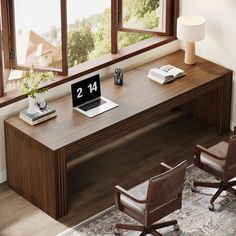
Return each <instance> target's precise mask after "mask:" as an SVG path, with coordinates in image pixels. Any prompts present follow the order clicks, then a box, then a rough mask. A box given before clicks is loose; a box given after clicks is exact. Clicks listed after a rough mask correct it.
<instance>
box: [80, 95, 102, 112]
mask: <svg viewBox="0 0 236 236" xmlns="http://www.w3.org/2000/svg"><path fill="white" fill-rule="evenodd" d="M104 103H106V101H104V100H102V99H101V98H100V99H97V100H95V101H93V102H90V103H88V104H85V105H82V106H79V108H80V109H82V110H83V111H89V110H91V109H93V108H95V107H98V106H100V105H102V104H104Z"/></svg>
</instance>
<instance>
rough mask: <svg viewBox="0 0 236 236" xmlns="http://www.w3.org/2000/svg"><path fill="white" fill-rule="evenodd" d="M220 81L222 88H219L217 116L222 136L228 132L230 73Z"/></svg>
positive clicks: (230, 89)
mask: <svg viewBox="0 0 236 236" xmlns="http://www.w3.org/2000/svg"><path fill="white" fill-rule="evenodd" d="M222 80H223V86H222V87H221V103H220V114H219V123H220V127H219V129H220V134H224V133H226V132H228V131H229V130H230V114H231V97H232V73H229V74H227V75H225V76H224V77H223V78H222Z"/></svg>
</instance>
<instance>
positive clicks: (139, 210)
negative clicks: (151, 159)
mask: <svg viewBox="0 0 236 236" xmlns="http://www.w3.org/2000/svg"><path fill="white" fill-rule="evenodd" d="M147 190H148V181H145V182H143V183H141V184H139V185H137V186H135V187H133V188H131V189H130V190H129V193H130V194H131V195H132V196H133V197H134V198H136V199H139V200H145V199H146V196H147ZM120 201H121V204H122V206H123V209H124V212H126V213H128V215H131V214H132V215H131V216H134V215H135V216H136V217H135V218H136V219H138V220H139V221H142V222H143V217H144V211H145V207H146V204H139V203H136V202H134V201H132V200H130V199H129V198H127V197H125V196H122V195H121V199H120Z"/></svg>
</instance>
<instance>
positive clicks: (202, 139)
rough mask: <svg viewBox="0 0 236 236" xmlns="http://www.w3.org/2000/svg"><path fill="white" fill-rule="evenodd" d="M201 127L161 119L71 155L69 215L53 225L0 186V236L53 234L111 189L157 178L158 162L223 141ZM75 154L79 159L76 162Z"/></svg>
mask: <svg viewBox="0 0 236 236" xmlns="http://www.w3.org/2000/svg"><path fill="white" fill-rule="evenodd" d="M230 134H231V133H228V134H226V135H224V136H219V135H218V133H217V131H216V130H215V129H214V128H213V127H212V126H210V125H208V124H206V123H205V122H203V121H201V120H199V119H197V118H194V117H192V116H189V115H185V114H182V113H180V112H176V113H168V114H163V116H160V117H158V119H152V120H149V121H146V122H143V123H140V124H139V125H137V126H134V127H132V129H129V130H126V131H124V132H122V133H119V134H117V135H115V136H114V137H112V138H111V139H109V140H101V142H100V143H99V144H96V145H94V146H93V147H90V148H89V149H85V150H83V151H81V153H79V154H78V153H76V154H74V155H72V156H71V159H70V162H69V163H68V169H69V196H70V211H69V214H68V215H67V216H65V217H63V218H62V219H60V220H59V221H56V220H54V219H52V218H51V217H49V216H47V215H46V214H45V213H43V212H42V211H41V210H39V209H38V208H36V207H35V206H33V205H32V204H30V203H29V202H27V201H26V200H24V199H23V198H22V197H20V196H19V195H17V194H16V193H15V192H13V191H12V190H11V189H9V188H8V187H7V186H6V185H5V184H3V185H0V235H1V236H2V235H6V236H14V235H17V236H18V235H24V236H27V235H34V236H37V235H40V236H41V235H47V236H48V235H55V234H57V233H59V232H61V231H63V230H65V229H66V228H67V227H72V226H73V225H75V224H77V223H79V222H81V221H83V220H84V219H86V218H88V217H90V216H92V215H94V214H96V213H98V212H100V211H101V210H103V209H105V208H107V207H109V206H111V205H112V204H113V199H114V196H113V186H114V185H116V184H119V185H122V186H123V187H125V188H127V189H128V188H130V187H132V186H134V185H136V184H138V183H140V182H142V181H143V180H146V179H148V178H150V177H151V176H153V175H156V174H158V173H159V163H160V162H166V163H167V164H170V165H176V164H178V163H179V162H181V161H182V160H185V159H186V160H187V161H188V163H189V164H191V163H192V161H193V159H192V158H193V152H194V146H195V145H196V144H198V143H199V144H201V145H204V146H211V145H213V144H215V143H217V142H219V141H220V140H227V139H228V137H229V136H230ZM78 155H79V156H80V157H79V158H77V157H78Z"/></svg>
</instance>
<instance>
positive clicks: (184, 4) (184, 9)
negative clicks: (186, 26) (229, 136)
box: [180, 0, 236, 126]
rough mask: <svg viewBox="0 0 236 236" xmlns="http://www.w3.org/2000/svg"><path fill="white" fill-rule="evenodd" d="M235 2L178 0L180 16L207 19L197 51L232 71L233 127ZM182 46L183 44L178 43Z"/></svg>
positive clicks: (235, 118) (235, 117) (235, 110)
mask: <svg viewBox="0 0 236 236" xmlns="http://www.w3.org/2000/svg"><path fill="white" fill-rule="evenodd" d="M235 13H236V1H235V0H227V1H222V0H214V1H212V0H194V1H190V0H180V15H199V16H202V17H203V18H205V20H206V37H205V39H204V40H203V41H201V42H198V43H197V44H196V54H197V55H199V56H201V57H203V58H206V59H208V60H210V61H213V62H215V63H217V64H219V65H222V66H224V67H227V68H229V69H231V70H233V72H234V73H233V79H234V83H233V97H232V113H231V121H232V124H231V125H232V126H233V125H235V124H236V85H235V83H236V73H235V72H236V14H235ZM181 45H182V47H183V44H181Z"/></svg>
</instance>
